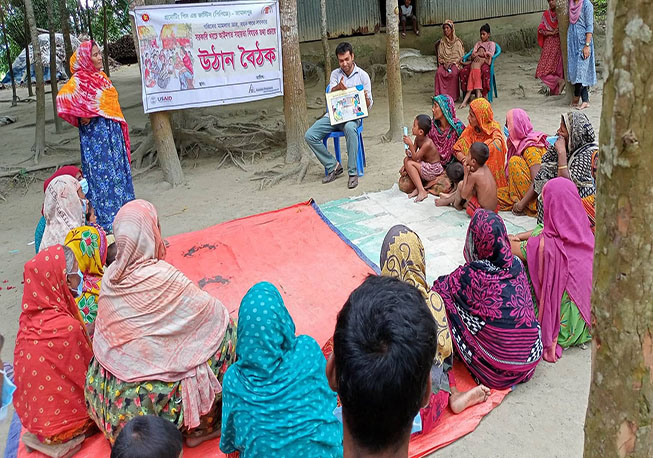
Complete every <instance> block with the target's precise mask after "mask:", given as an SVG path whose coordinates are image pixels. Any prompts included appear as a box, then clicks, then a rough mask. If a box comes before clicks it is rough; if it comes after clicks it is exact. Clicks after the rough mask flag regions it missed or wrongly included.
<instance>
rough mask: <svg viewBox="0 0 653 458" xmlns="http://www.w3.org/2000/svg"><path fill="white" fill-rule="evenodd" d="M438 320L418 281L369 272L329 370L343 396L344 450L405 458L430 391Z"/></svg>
mask: <svg viewBox="0 0 653 458" xmlns="http://www.w3.org/2000/svg"><path fill="white" fill-rule="evenodd" d="M436 336H437V326H436V324H435V320H434V319H433V315H431V312H430V311H429V308H428V307H427V305H426V302H425V301H424V297H423V296H422V295H421V294H420V292H419V291H418V290H417V288H415V287H413V286H411V285H409V284H408V283H404V282H402V281H401V280H398V279H396V278H392V277H383V276H370V277H368V278H367V279H366V280H365V281H364V282H363V284H362V285H361V286H359V287H358V288H356V289H355V290H354V291H353V292H352V293H351V295H350V296H349V299H347V302H346V303H345V305H344V307H343V308H342V310H340V313H338V319H337V322H336V329H335V333H334V336H333V353H332V355H331V356H330V357H329V361H328V362H327V367H326V375H327V379H328V380H329V386H330V387H331V389H332V390H334V391H336V392H337V393H338V395H339V396H340V400H341V401H342V420H343V422H342V424H343V448H344V456H345V457H362V456H365V457H370V458H371V457H407V456H408V442H409V440H410V431H411V426H412V423H413V418H415V415H417V412H419V410H420V407H424V406H426V405H427V404H428V402H429V398H430V395H431V377H430V370H431V364H432V363H433V358H434V357H435V351H436V348H437V337H436Z"/></svg>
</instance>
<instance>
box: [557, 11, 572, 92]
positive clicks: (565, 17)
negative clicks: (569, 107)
mask: <svg viewBox="0 0 653 458" xmlns="http://www.w3.org/2000/svg"><path fill="white" fill-rule="evenodd" d="M568 2H569V0H556V16H558V31H559V32H560V48H561V50H562V64H563V67H564V71H565V80H566V81H567V84H566V85H565V88H566V93H567V94H566V96H567V97H566V98H567V100H568V101H569V102H571V99H572V97H573V96H574V86H573V85H572V84H571V83H570V82H569V73H568V68H569V67H568V63H567V30H569V5H568Z"/></svg>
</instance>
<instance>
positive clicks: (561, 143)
mask: <svg viewBox="0 0 653 458" xmlns="http://www.w3.org/2000/svg"><path fill="white" fill-rule="evenodd" d="M553 146H555V149H556V151H557V152H558V157H560V156H564V157H565V158H566V157H567V144H566V143H565V138H564V137H563V136H562V135H559V136H558V139H557V140H556V142H555V143H554V144H553Z"/></svg>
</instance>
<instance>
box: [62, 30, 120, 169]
mask: <svg viewBox="0 0 653 458" xmlns="http://www.w3.org/2000/svg"><path fill="white" fill-rule="evenodd" d="M95 45H96V44H95V42H94V41H84V42H82V43H81V44H80V45H79V47H78V48H77V51H75V53H74V54H73V56H72V57H71V58H70V71H71V72H72V74H73V75H72V76H71V77H70V79H69V80H68V82H67V83H66V84H64V85H63V86H62V87H61V89H59V93H58V95H57V111H58V113H59V117H60V118H61V119H63V120H64V121H66V122H69V123H70V124H72V125H73V126H75V127H77V126H79V118H95V117H97V116H102V117H103V118H108V119H112V120H114V121H118V122H119V123H120V126H121V128H122V134H123V137H124V139H125V146H126V148H127V158H128V159H129V160H130V161H131V149H130V148H131V145H130V140H129V127H128V126H127V122H126V121H125V117H124V116H123V114H122V110H121V109H120V103H119V102H118V91H117V90H116V88H115V87H114V86H113V83H112V82H111V80H110V79H109V77H108V76H107V75H106V74H105V73H104V72H103V71H100V70H97V69H96V68H95V66H94V65H93V61H92V60H91V53H92V50H93V46H95Z"/></svg>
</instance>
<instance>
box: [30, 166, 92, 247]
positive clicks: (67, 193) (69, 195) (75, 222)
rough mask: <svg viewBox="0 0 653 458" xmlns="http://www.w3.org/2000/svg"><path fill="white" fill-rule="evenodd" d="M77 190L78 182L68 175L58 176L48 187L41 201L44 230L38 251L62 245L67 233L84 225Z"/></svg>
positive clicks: (78, 187)
mask: <svg viewBox="0 0 653 458" xmlns="http://www.w3.org/2000/svg"><path fill="white" fill-rule="evenodd" d="M78 189H80V184H79V181H77V179H75V178H73V177H71V176H70V175H62V176H59V177H57V178H55V179H54V180H52V181H51V182H50V184H49V185H48V187H47V189H46V190H45V200H44V201H43V216H44V217H45V230H44V231H43V239H41V246H40V247H39V251H41V250H44V249H46V248H48V247H51V246H54V245H61V244H63V243H64V240H65V239H66V235H68V232H70V231H71V230H73V229H75V228H76V227H79V226H81V225H82V224H84V212H83V209H82V201H81V200H80V198H79V195H78V194H77V190H78Z"/></svg>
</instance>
